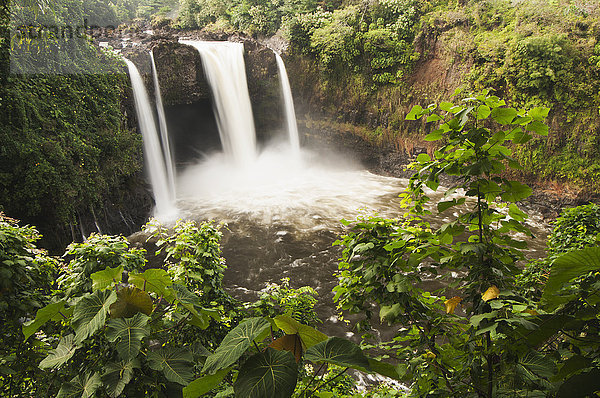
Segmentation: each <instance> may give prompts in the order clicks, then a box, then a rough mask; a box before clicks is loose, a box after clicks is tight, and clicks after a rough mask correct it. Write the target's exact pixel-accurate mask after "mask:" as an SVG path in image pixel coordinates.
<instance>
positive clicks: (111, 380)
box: [102, 358, 140, 398]
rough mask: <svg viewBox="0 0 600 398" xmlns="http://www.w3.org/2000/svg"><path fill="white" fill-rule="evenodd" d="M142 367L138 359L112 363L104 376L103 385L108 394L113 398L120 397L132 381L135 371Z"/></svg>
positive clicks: (108, 365) (107, 367) (106, 367)
mask: <svg viewBox="0 0 600 398" xmlns="http://www.w3.org/2000/svg"><path fill="white" fill-rule="evenodd" d="M139 367H140V362H139V361H138V360H137V358H136V359H132V360H131V361H121V362H111V363H109V364H107V365H106V366H105V367H104V369H106V372H105V373H104V374H103V375H102V383H103V384H104V386H105V387H106V392H107V393H108V396H109V397H111V398H114V397H118V396H119V395H121V393H122V392H123V389H124V388H125V386H126V385H127V383H129V382H130V381H131V378H132V377H133V372H134V369H136V368H139Z"/></svg>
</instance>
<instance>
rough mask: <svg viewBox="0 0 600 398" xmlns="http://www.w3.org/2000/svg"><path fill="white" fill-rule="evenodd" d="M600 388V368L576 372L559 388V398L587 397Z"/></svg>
mask: <svg viewBox="0 0 600 398" xmlns="http://www.w3.org/2000/svg"><path fill="white" fill-rule="evenodd" d="M599 390H600V370H598V369H591V370H590V371H588V372H584V373H580V374H576V375H575V376H573V377H571V378H569V379H567V380H566V381H565V382H564V383H563V384H562V385H561V386H560V388H559V389H558V394H557V395H556V397H557V398H586V397H592V396H594V393H595V392H596V391H599Z"/></svg>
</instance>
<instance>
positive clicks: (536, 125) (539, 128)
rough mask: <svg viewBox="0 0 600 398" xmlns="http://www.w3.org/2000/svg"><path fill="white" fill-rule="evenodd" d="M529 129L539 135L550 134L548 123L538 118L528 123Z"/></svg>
mask: <svg viewBox="0 0 600 398" xmlns="http://www.w3.org/2000/svg"><path fill="white" fill-rule="evenodd" d="M527 130H528V131H533V132H534V133H537V134H539V135H543V136H546V135H548V130H549V129H548V126H547V125H545V124H544V123H542V122H538V121H537V120H536V121H533V122H531V123H529V124H528V125H527Z"/></svg>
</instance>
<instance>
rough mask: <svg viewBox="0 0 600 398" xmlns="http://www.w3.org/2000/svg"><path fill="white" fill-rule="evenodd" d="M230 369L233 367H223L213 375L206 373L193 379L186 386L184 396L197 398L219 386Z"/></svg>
mask: <svg viewBox="0 0 600 398" xmlns="http://www.w3.org/2000/svg"><path fill="white" fill-rule="evenodd" d="M230 371H231V368H225V369H221V370H219V371H217V373H215V374H213V375H206V376H204V377H200V378H198V379H196V380H194V381H192V382H191V383H190V384H188V385H187V387H184V389H183V398H197V397H200V396H202V395H204V394H206V393H207V392H209V391H210V390H212V389H213V388H215V387H217V386H218V385H219V384H220V383H221V381H223V379H224V378H225V376H227V374H228V373H229V372H230Z"/></svg>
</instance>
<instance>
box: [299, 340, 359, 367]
mask: <svg viewBox="0 0 600 398" xmlns="http://www.w3.org/2000/svg"><path fill="white" fill-rule="evenodd" d="M304 359H306V360H308V361H312V362H328V363H333V364H335V365H339V366H343V367H346V368H359V369H364V370H367V371H371V366H370V365H369V359H368V358H367V357H366V356H365V354H363V352H362V350H361V349H360V347H359V346H357V345H356V344H354V343H353V342H351V341H350V340H346V339H342V338H340V337H330V338H329V339H328V340H326V341H323V342H321V343H319V344H316V345H314V346H312V347H311V348H309V349H308V350H307V351H306V354H305V355H304Z"/></svg>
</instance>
